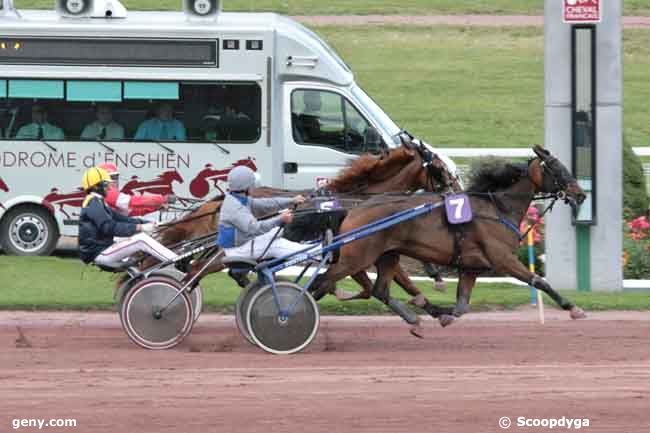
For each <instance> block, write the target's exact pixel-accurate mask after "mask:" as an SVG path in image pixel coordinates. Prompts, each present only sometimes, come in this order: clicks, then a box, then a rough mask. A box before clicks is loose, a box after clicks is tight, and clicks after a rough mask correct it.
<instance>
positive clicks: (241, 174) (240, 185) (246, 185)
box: [228, 165, 255, 191]
mask: <svg viewBox="0 0 650 433" xmlns="http://www.w3.org/2000/svg"><path fill="white" fill-rule="evenodd" d="M228 185H229V186H230V190H231V191H246V190H248V189H250V188H253V187H254V186H255V173H254V172H253V170H251V169H250V168H248V167H246V166H244V165H238V166H237V167H235V168H233V169H232V170H231V171H230V173H228Z"/></svg>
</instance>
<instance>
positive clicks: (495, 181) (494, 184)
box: [467, 156, 528, 193]
mask: <svg viewBox="0 0 650 433" xmlns="http://www.w3.org/2000/svg"><path fill="white" fill-rule="evenodd" d="M527 169H528V164H527V163H512V162H510V161H508V160H506V159H504V158H497V157H493V156H492V157H483V158H479V159H478V160H476V161H475V162H474V163H472V167H471V170H470V173H469V187H468V188H467V191H468V192H478V193H485V192H493V191H499V190H503V189H506V188H508V187H509V186H510V185H512V184H513V183H515V182H517V181H518V180H519V179H521V177H522V176H524V175H525V174H526V172H527Z"/></svg>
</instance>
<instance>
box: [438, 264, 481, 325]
mask: <svg viewBox="0 0 650 433" xmlns="http://www.w3.org/2000/svg"><path fill="white" fill-rule="evenodd" d="M476 277H477V275H476V274H471V273H464V272H463V273H460V274H459V275H458V286H457V287H456V306H455V307H454V308H453V309H452V312H451V314H443V315H441V316H440V318H439V319H438V320H439V321H440V325H442V326H443V327H445V326H448V325H451V324H452V323H453V321H454V320H455V318H456V317H460V316H462V315H463V314H465V313H467V312H468V311H469V300H470V298H471V297H472V289H473V288H474V284H476Z"/></svg>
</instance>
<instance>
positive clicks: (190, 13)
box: [183, 0, 221, 20]
mask: <svg viewBox="0 0 650 433" xmlns="http://www.w3.org/2000/svg"><path fill="white" fill-rule="evenodd" d="M183 12H185V15H186V16H187V19H190V20H191V19H212V20H213V19H216V18H217V15H219V13H220V12H221V0H183Z"/></svg>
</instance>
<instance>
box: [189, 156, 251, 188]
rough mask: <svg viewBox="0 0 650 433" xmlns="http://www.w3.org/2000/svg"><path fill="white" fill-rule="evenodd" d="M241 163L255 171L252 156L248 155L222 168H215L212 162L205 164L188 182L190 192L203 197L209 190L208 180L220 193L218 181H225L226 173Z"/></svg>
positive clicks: (226, 178)
mask: <svg viewBox="0 0 650 433" xmlns="http://www.w3.org/2000/svg"><path fill="white" fill-rule="evenodd" d="M239 165H243V166H246V167H248V168H250V169H251V170H253V171H257V166H256V165H255V162H254V160H253V158H251V157H248V158H244V159H240V160H239V161H235V162H234V163H233V164H232V165H231V166H230V167H228V168H224V169H222V170H215V169H213V168H212V164H210V163H208V164H205V168H204V169H203V170H201V171H199V173H198V174H197V175H196V177H195V178H194V179H192V182H190V192H191V193H192V195H193V196H194V197H197V198H203V197H205V196H206V195H207V194H208V193H209V192H210V183H209V182H210V181H212V185H213V186H214V187H215V188H217V189H218V190H219V192H220V193H221V194H223V193H224V191H223V190H222V189H221V187H219V182H226V180H228V173H230V171H231V170H232V169H233V168H235V167H237V166H239Z"/></svg>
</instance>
